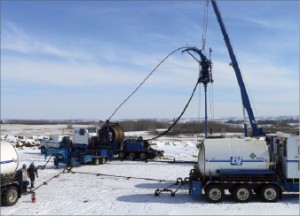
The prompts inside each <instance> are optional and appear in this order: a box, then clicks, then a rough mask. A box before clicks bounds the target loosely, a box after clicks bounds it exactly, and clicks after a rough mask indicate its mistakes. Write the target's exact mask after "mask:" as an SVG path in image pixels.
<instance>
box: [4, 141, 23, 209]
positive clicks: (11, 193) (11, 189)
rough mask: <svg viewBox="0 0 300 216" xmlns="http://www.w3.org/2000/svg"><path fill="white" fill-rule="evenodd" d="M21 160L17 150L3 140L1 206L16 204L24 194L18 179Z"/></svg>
mask: <svg viewBox="0 0 300 216" xmlns="http://www.w3.org/2000/svg"><path fill="white" fill-rule="evenodd" d="M18 165H19V158H18V153H17V151H16V148H15V147H14V146H13V145H12V144H11V143H9V142H7V141H3V140H1V163H0V170H1V206H12V205H14V204H16V203H17V202H18V200H19V198H20V197H21V194H22V182H20V181H19V180H18V179H17V178H16V170H17V168H18Z"/></svg>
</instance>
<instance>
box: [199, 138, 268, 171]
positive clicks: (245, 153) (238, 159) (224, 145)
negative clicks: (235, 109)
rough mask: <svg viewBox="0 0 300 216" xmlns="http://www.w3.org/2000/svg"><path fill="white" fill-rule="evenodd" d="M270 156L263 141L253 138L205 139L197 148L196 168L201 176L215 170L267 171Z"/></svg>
mask: <svg viewBox="0 0 300 216" xmlns="http://www.w3.org/2000/svg"><path fill="white" fill-rule="evenodd" d="M269 167H270V155H269V151H268V146H267V144H266V141H265V140H258V139H255V138H246V139H240V138H229V139H206V140H204V142H203V143H202V144H201V145H200V147H199V154H198V168H199V171H200V174H201V175H202V176H216V175H218V173H217V170H222V169H227V170H230V169H232V170H235V169H239V170H268V169H269Z"/></svg>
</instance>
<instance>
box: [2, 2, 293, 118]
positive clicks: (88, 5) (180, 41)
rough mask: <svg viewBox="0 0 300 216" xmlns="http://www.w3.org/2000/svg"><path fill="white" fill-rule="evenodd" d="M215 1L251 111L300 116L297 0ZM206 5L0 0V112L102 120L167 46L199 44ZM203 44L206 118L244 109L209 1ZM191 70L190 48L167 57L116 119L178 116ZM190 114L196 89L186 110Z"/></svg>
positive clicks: (198, 105)
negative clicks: (208, 61)
mask: <svg viewBox="0 0 300 216" xmlns="http://www.w3.org/2000/svg"><path fill="white" fill-rule="evenodd" d="M217 3H218V6H219V9H220V11H221V14H222V17H223V21H224V23H225V25H226V28H227V31H228V34H229V37H230V40H231V43H232V45H233V48H234V51H235V54H236V56H237V59H238V62H239V66H240V68H241V71H242V73H243V77H244V80H245V82H246V87H247V90H248V93H249V95H250V98H251V104H252V106H253V110H254V114H255V115H256V116H278V115H299V2H298V1H288V0H287V1H275V0H274V1H221V0H220V1H218V2H217ZM204 7H205V2H204V1H152V2H151V1H83V0H82V1H70V0H69V1H59V0H57V1H42V0H41V1H38V0H37V1H33V0H32V1H26V0H24V1H21V0H19V1H8V0H6V1H1V118H2V119H9V118H21V119H69V118H72V119H101V120H105V119H107V118H108V117H109V116H110V115H111V114H112V112H113V111H114V109H115V108H117V106H118V105H119V104H120V103H121V102H122V101H123V100H124V99H125V98H126V97H127V96H128V95H129V94H130V93H131V92H132V91H133V90H134V89H135V88H136V87H137V86H138V85H139V83H140V82H141V81H142V80H143V79H144V78H145V77H146V76H147V75H148V73H150V72H151V71H152V69H153V68H154V67H155V66H156V65H157V64H158V63H159V62H160V61H161V60H162V59H163V58H164V57H165V56H166V55H168V54H169V53H170V52H171V51H173V50H175V49H176V48H179V47H182V46H197V47H199V48H201V46H202V33H203V17H204V14H203V11H204ZM209 47H211V48H212V50H213V52H212V61H213V79H214V83H213V85H210V86H209V89H208V99H209V118H220V117H229V116H237V117H239V116H242V102H241V97H240V91H239V87H238V84H237V80H236V78H235V74H234V71H233V69H232V68H231V67H230V66H229V63H230V58H229V55H228V52H227V49H226V46H225V43H224V40H223V36H222V33H221V31H220V28H219V26H218V23H217V20H216V16H215V14H214V12H213V9H212V5H211V4H209V8H208V26H207V35H206V51H207V50H208V48H209ZM197 76H198V65H197V63H196V62H195V61H194V60H193V59H192V58H191V57H190V56H189V55H187V54H181V53H180V52H178V53H176V54H174V55H173V56H172V57H170V58H169V59H168V60H167V61H166V62H165V63H164V64H163V65H162V66H161V67H160V68H159V69H158V70H157V71H156V72H155V73H154V74H153V75H152V76H151V77H150V79H149V80H148V81H147V82H146V83H145V84H144V85H143V86H142V88H141V89H140V90H139V91H138V92H137V93H136V94H135V95H134V96H133V97H132V98H131V99H130V100H129V101H128V102H127V103H126V104H125V105H124V106H123V107H122V108H121V109H120V110H119V111H118V112H117V113H116V115H115V116H114V119H124V118H135V119H137V118H174V117H177V116H178V115H179V114H180V112H181V111H182V109H183V107H184V105H185V104H186V102H187V100H188V98H189V96H190V94H191V92H192V89H193V87H194V85H195V82H196V80H197ZM199 113H200V114H199ZM198 116H200V117H203V116H204V91H203V86H201V87H200V88H199V89H198V91H197V93H196V94H195V97H194V98H193V100H192V102H191V104H190V106H189V108H188V109H187V111H186V114H185V115H184V117H186V118H190V117H193V118H197V117H198Z"/></svg>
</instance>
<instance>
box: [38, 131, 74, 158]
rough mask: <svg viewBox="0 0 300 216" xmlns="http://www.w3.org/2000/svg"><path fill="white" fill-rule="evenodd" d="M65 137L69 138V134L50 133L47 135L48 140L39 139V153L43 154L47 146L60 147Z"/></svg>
mask: <svg viewBox="0 0 300 216" xmlns="http://www.w3.org/2000/svg"><path fill="white" fill-rule="evenodd" d="M66 138H70V136H68V135H60V134H51V135H50V136H49V139H48V140H43V141H41V143H40V148H41V153H42V154H45V152H46V151H47V150H48V149H49V148H60V147H61V142H62V141H63V140H64V139H66Z"/></svg>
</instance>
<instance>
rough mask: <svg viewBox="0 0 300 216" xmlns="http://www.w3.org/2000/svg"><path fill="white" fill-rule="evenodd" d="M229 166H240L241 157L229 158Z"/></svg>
mask: <svg viewBox="0 0 300 216" xmlns="http://www.w3.org/2000/svg"><path fill="white" fill-rule="evenodd" d="M230 165H231V166H242V157H240V156H233V157H230Z"/></svg>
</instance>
